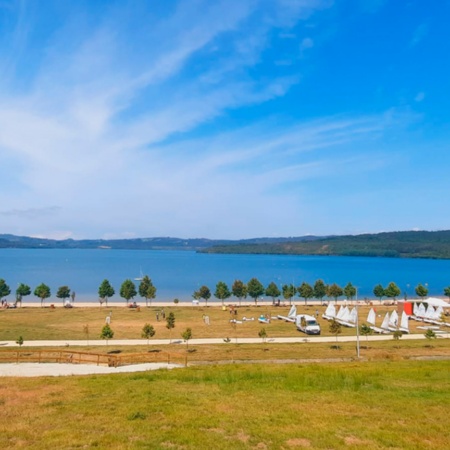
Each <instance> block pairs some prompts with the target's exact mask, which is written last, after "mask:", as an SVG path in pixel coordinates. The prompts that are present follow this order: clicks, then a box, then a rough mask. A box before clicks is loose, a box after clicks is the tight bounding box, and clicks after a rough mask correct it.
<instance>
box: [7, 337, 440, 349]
mask: <svg viewBox="0 0 450 450" xmlns="http://www.w3.org/2000/svg"><path fill="white" fill-rule="evenodd" d="M441 337H446V335H443V336H439V338H441ZM230 339H231V341H230V342H231V343H234V344H236V343H237V344H260V343H261V342H262V340H261V338H237V339H234V338H230ZM392 339H393V337H392V335H376V336H368V339H367V340H368V341H390V340H392ZM416 339H425V336H424V335H423V334H405V335H403V337H402V338H401V340H416ZM356 340H357V337H356V336H339V337H338V342H356ZM266 342H268V343H273V344H291V343H300V344H301V343H306V342H307V343H321V342H336V338H335V337H333V336H306V335H304V336H299V337H278V338H268V339H267V340H266ZM360 342H361V343H364V342H366V337H362V336H361V337H360ZM170 343H172V344H178V345H180V344H184V343H185V342H184V341H183V340H181V339H172V341H169V339H150V341H149V344H150V345H169V344H170ZM225 343H227V342H225V341H224V339H222V338H213V339H191V340H190V341H189V345H208V344H214V345H215V344H225ZM23 345H24V347H76V346H83V347H86V346H108V345H109V346H111V345H114V346H126V345H147V339H110V340H109V341H108V342H107V341H106V340H101V339H96V340H91V339H90V340H89V341H86V340H85V339H84V340H58V341H48V340H45V341H24V344H23ZM1 347H19V345H18V344H16V342H15V341H0V348H1Z"/></svg>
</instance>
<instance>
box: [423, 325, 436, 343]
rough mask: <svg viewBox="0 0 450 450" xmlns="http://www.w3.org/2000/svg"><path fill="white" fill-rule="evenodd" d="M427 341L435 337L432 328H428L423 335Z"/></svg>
mask: <svg viewBox="0 0 450 450" xmlns="http://www.w3.org/2000/svg"><path fill="white" fill-rule="evenodd" d="M424 336H425V337H426V338H427V339H428V340H429V341H431V340H432V339H436V333H435V332H434V331H433V330H432V329H430V328H429V329H428V330H427V332H426V333H425V335H424Z"/></svg>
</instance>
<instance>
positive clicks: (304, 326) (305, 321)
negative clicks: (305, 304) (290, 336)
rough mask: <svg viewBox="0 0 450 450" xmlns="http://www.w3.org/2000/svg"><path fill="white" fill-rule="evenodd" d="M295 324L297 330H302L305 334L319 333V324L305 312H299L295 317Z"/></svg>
mask: <svg viewBox="0 0 450 450" xmlns="http://www.w3.org/2000/svg"><path fill="white" fill-rule="evenodd" d="M295 325H296V326H297V330H299V331H303V333H306V334H320V325H319V324H318V323H317V320H316V318H315V317H313V316H308V315H307V314H299V315H298V316H297V317H296V318H295Z"/></svg>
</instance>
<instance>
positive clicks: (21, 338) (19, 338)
mask: <svg viewBox="0 0 450 450" xmlns="http://www.w3.org/2000/svg"><path fill="white" fill-rule="evenodd" d="M16 344H17V345H18V346H19V347H22V345H23V337H22V336H19V337H18V339H17V341H16Z"/></svg>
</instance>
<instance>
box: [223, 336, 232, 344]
mask: <svg viewBox="0 0 450 450" xmlns="http://www.w3.org/2000/svg"><path fill="white" fill-rule="evenodd" d="M223 342H226V343H227V344H228V343H229V342H231V339H230V338H229V337H226V338H225V339H224V340H223Z"/></svg>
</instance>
